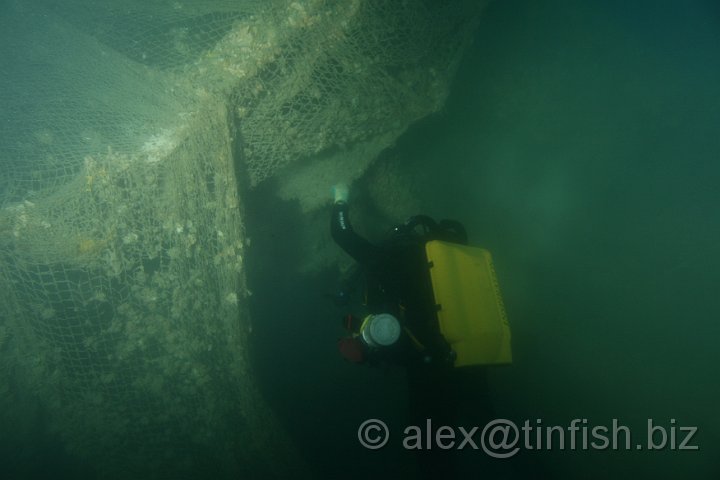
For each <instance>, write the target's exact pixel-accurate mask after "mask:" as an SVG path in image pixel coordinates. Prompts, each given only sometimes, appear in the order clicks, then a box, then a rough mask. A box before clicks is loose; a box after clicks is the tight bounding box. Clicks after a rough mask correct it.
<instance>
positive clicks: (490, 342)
mask: <svg viewBox="0 0 720 480" xmlns="http://www.w3.org/2000/svg"><path fill="white" fill-rule="evenodd" d="M425 253H426V255H427V260H428V265H429V267H430V279H431V281H432V287H433V294H434V296H435V305H436V308H437V316H438V322H439V324H440V332H441V333H442V335H443V337H445V340H446V341H447V342H448V343H449V344H450V347H451V348H452V349H453V351H454V352H455V353H456V355H457V357H456V359H455V366H456V367H462V366H467V365H501V364H509V363H512V350H511V347H510V325H509V324H508V321H507V315H506V314H505V307H504V305H503V301H502V297H501V295H500V288H499V286H498V282H497V277H496V276H495V269H494V268H493V263H492V256H491V255H490V252H488V251H487V250H485V249H483V248H478V247H469V246H466V245H459V244H456V243H449V242H441V241H439V240H433V241H430V242H427V244H426V245H425Z"/></svg>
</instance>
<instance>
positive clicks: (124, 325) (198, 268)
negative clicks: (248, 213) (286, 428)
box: [0, 0, 481, 478]
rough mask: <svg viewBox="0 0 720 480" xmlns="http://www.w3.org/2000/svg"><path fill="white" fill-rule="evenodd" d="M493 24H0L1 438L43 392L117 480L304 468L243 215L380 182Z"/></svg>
mask: <svg viewBox="0 0 720 480" xmlns="http://www.w3.org/2000/svg"><path fill="white" fill-rule="evenodd" d="M480 7H481V5H480V3H479V2H476V1H467V2H463V1H454V2H441V1H437V2H430V1H422V0H414V1H397V2H386V1H380V0H377V1H370V0H368V1H360V0H348V1H343V2H326V1H320V0H307V1H304V2H300V1H288V0H273V1H235V2H231V1H227V2H224V1H212V2H211V1H191V0H188V1H174V2H172V1H157V0H156V1H151V2H148V1H134V0H133V1H128V0H123V1H119V0H118V1H116V2H112V1H106V2H95V1H89V0H70V1H63V2H59V1H50V0H45V1H40V0H38V1H36V2H21V1H15V2H13V1H9V2H5V3H3V4H0V9H1V11H0V36H1V37H2V42H1V43H0V58H2V64H3V68H2V69H1V70H0V102H1V103H0V104H1V105H2V112H3V115H2V119H1V120H0V172H1V174H0V367H1V368H0V386H1V387H0V409H1V410H2V413H0V421H1V422H2V423H3V425H4V426H7V425H11V424H12V422H13V418H16V417H17V415H18V414H19V412H20V411H19V410H18V407H17V402H16V400H17V396H18V395H25V394H29V393H27V392H30V393H31V394H32V395H33V396H35V397H36V398H38V399H39V402H40V403H41V404H42V407H43V409H44V411H46V412H47V423H48V425H49V426H50V428H51V429H52V430H53V431H55V432H57V434H58V435H59V436H60V438H61V439H62V441H63V443H64V445H65V447H66V449H67V450H68V451H69V452H71V453H72V454H74V455H77V456H79V457H81V458H85V459H92V460H91V461H90V463H91V464H92V466H93V468H95V469H96V470H98V471H99V472H101V474H102V475H103V476H105V477H107V478H114V477H122V478H140V477H143V476H153V477H163V476H167V477H169V478H182V477H190V478H193V477H197V475H198V474H200V473H203V474H207V473H208V472H214V473H215V474H216V475H217V476H219V477H221V476H223V475H236V474H238V472H248V471H251V472H255V474H256V475H257V472H264V473H263V475H267V476H268V477H270V476H278V477H280V476H286V475H287V474H288V471H289V470H291V469H297V468H300V465H302V460H300V459H299V457H298V456H297V454H296V453H295V451H294V449H293V447H292V445H291V444H290V442H289V440H288V439H287V436H286V435H285V434H284V433H283V430H282V428H281V427H280V426H279V425H278V424H277V421H276V420H275V419H274V417H273V416H272V413H271V412H270V411H269V409H268V408H267V407H266V406H265V404H264V402H263V400H262V398H261V396H260V395H259V393H258V392H257V390H256V387H255V383H254V381H253V378H252V370H251V368H250V367H249V365H248V360H247V349H248V337H249V334H250V332H251V330H252V326H251V322H250V318H249V316H248V313H247V309H246V304H247V296H248V295H249V292H248V289H247V287H246V284H245V274H244V257H245V255H246V241H245V237H244V224H243V218H244V215H243V195H244V193H245V192H247V191H248V189H251V188H253V187H254V186H255V185H258V184H259V183H261V182H264V181H266V180H268V179H274V180H275V181H276V182H277V184H278V187H277V188H278V195H281V196H283V197H285V198H295V199H298V200H299V201H300V202H301V204H302V205H303V206H304V207H305V209H306V210H312V209H315V208H317V207H318V206H319V205H321V204H322V201H323V200H322V199H324V198H325V197H326V196H327V188H326V187H327V186H329V185H330V184H331V183H332V182H334V181H337V180H338V179H347V180H351V179H353V178H357V177H358V176H360V175H361V174H362V173H363V171H364V170H365V169H366V168H367V166H368V165H369V164H370V163H371V162H372V160H373V159H374V158H376V157H377V155H378V153H379V152H380V151H382V150H383V149H385V148H387V147H388V146H390V145H392V143H393V142H394V140H395V139H396V138H397V137H398V136H399V135H400V134H401V133H402V132H403V131H404V130H405V129H406V128H407V127H408V126H409V125H410V124H411V123H412V122H414V121H415V120H417V119H419V118H421V117H423V116H425V115H428V114H429V113H432V112H434V111H436V110H438V109H439V108H440V107H441V106H442V104H443V102H444V99H445V97H446V95H447V89H448V85H449V82H450V80H451V77H452V74H453V72H454V69H455V65H456V63H457V61H458V58H459V55H460V53H461V51H462V48H463V46H464V45H465V43H466V42H467V41H468V38H469V36H470V33H471V32H472V30H473V28H474V27H475V25H476V21H477V16H478V14H479V10H480ZM24 392H25V393H24ZM0 435H4V436H6V440H7V438H9V437H11V436H12V433H11V432H9V431H7V429H5V428H3V432H2V433H1V434H0ZM278 455H282V457H283V458H284V459H286V460H285V461H284V462H277V461H276V458H277V457H278Z"/></svg>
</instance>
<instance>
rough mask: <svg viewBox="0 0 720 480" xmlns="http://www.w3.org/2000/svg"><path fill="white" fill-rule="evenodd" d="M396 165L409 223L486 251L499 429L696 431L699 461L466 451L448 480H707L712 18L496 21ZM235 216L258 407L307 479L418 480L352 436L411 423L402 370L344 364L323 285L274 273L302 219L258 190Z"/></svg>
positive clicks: (674, 455) (718, 166) (393, 445)
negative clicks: (461, 237)
mask: <svg viewBox="0 0 720 480" xmlns="http://www.w3.org/2000/svg"><path fill="white" fill-rule="evenodd" d="M395 153H396V154H397V155H399V156H400V157H401V158H402V159H403V162H405V165H406V168H407V169H409V171H419V172H422V174H421V175H420V176H419V179H420V180H419V181H420V182H421V186H422V191H423V192H424V195H423V198H422V201H423V204H424V206H425V212H424V213H428V214H430V215H433V216H437V217H454V218H457V219H459V220H462V221H463V222H464V223H465V224H466V226H467V227H468V230H469V232H470V237H471V240H472V241H473V243H476V244H480V245H483V246H485V247H487V248H489V249H490V250H491V251H492V252H493V253H494V256H495V263H496V268H497V270H498V275H499V277H500V281H501V286H502V288H503V290H504V295H505V302H506V306H507V310H508V314H509V318H510V322H511V325H512V328H513V335H514V337H513V343H514V355H515V363H514V365H513V366H512V367H510V368H500V369H495V370H493V371H492V372H491V391H492V402H493V404H494V408H495V412H494V415H497V416H498V417H504V418H510V419H513V420H516V421H518V422H522V421H523V420H525V419H529V420H531V421H532V422H537V419H541V421H542V424H543V425H560V426H567V425H568V424H569V423H570V421H571V420H572V419H575V418H578V419H587V424H588V425H590V426H594V425H608V426H611V425H612V423H611V422H612V419H618V421H619V423H620V424H622V425H625V426H628V427H630V428H632V429H633V434H634V436H633V442H632V444H633V446H634V444H635V443H637V442H636V441H635V440H642V441H644V439H645V437H646V429H647V420H648V419H653V421H654V424H656V425H662V426H664V427H667V428H669V427H670V426H672V425H673V424H671V419H675V425H676V426H678V427H679V426H697V427H698V429H699V430H698V433H697V434H696V435H695V437H694V438H693V441H692V442H691V443H692V444H694V445H698V446H699V450H698V451H677V450H675V451H673V450H671V449H669V448H665V449H664V450H662V451H645V450H643V451H629V452H625V451H612V450H606V451H584V452H583V451H580V452H574V453H573V452H568V451H558V450H555V451H552V452H537V451H532V452H522V453H520V454H519V455H518V457H517V458H516V459H514V460H513V461H512V462H510V461H500V460H497V461H492V462H490V461H488V459H487V458H485V457H484V456H483V454H482V453H481V452H464V453H463V454H462V455H458V458H457V459H456V464H457V465H458V466H459V468H460V470H461V471H462V472H464V473H466V474H468V475H470V476H471V478H495V477H498V476H500V475H501V474H502V475H503V477H502V478H611V477H615V478H699V479H712V478H720V460H719V459H718V457H717V455H716V454H715V453H714V451H715V449H716V448H717V447H718V445H720V415H718V413H717V405H718V400H720V395H719V393H720V383H719V382H718V373H717V372H718V358H719V355H718V347H717V342H718V339H720V326H719V321H720V295H718V290H719V288H718V287H720V276H719V275H718V269H719V267H720V252H719V251H718V246H719V243H720V215H718V210H719V207H720V186H719V184H720V162H719V160H720V4H718V3H717V2H711V1H707V2H701V1H686V2H682V1H636V2H626V1H599V0H598V1H561V0H556V1H543V2H535V1H530V0H526V1H523V0H517V1H498V2H495V3H493V4H492V5H491V6H490V7H489V8H488V9H487V11H486V14H485V15H484V17H483V20H482V23H481V25H480V29H479V32H478V34H477V36H476V39H475V42H474V44H473V46H472V47H471V49H470V51H469V52H468V54H467V56H466V57H465V59H464V61H463V64H462V66H461V69H460V72H459V75H458V78H457V80H456V83H455V85H454V87H453V90H452V92H451V97H450V99H449V102H448V105H447V107H446V109H445V110H444V111H443V112H442V113H440V114H438V115H435V116H434V117H433V118H430V119H427V120H426V121H423V122H422V123H421V124H420V125H417V126H415V127H413V128H412V129H411V131H409V132H408V133H407V134H406V135H405V136H404V137H403V138H402V139H401V140H400V141H399V142H398V145H397V146H396V149H395ZM361 183H362V182H359V184H357V185H355V188H354V193H355V194H356V196H354V197H353V199H352V201H353V202H356V203H358V204H360V203H362V202H367V199H364V198H362V197H361V195H360V193H361V192H362V191H363V186H362V185H361ZM398 188H402V186H398ZM358 197H360V198H358ZM250 200H251V201H250V204H249V207H248V208H249V213H250V215H251V218H250V221H251V222H252V221H253V219H254V220H255V221H256V222H260V220H261V219H262V221H263V222H264V223H263V228H262V229H261V231H260V230H259V229H257V228H256V230H257V231H253V227H252V223H251V227H250V234H251V236H253V235H254V236H253V252H252V255H253V257H254V261H255V263H254V268H253V270H252V272H251V281H252V283H253V285H254V288H253V290H254V292H255V296H254V298H255V303H254V306H253V310H254V316H255V325H256V328H255V330H256V340H255V347H256V348H255V360H256V365H257V367H258V369H259V370H260V380H261V386H262V388H263V392H264V395H265V396H266V398H267V399H268V401H269V402H270V403H271V405H272V406H273V407H274V408H275V409H277V411H278V412H279V413H280V415H281V417H282V419H283V421H284V422H285V423H286V425H287V426H288V428H289V430H290V432H291V433H292V435H293V437H294V438H295V439H296V440H297V441H298V442H299V444H300V448H301V450H302V453H303V454H304V455H305V456H306V458H307V459H308V461H309V462H310V463H311V464H312V465H313V466H314V467H315V468H316V470H317V471H318V473H319V474H320V475H321V476H322V477H324V478H344V479H360V478H370V477H371V476H372V478H390V477H395V478H402V477H405V478H416V476H417V475H418V474H419V472H418V470H417V467H416V456H414V455H413V454H412V453H409V452H406V451H404V450H403V449H402V448H401V447H400V446H399V442H398V441H397V437H395V440H396V441H395V442H393V441H391V442H390V444H389V445H388V447H386V448H384V449H382V450H380V451H373V452H369V451H366V450H364V449H362V447H360V446H359V444H358V441H357V436H356V429H357V427H358V425H359V424H360V423H361V422H362V421H363V420H365V419H367V418H379V419H383V420H385V421H386V422H387V423H388V424H389V426H390V427H391V429H393V428H395V429H396V430H395V431H396V432H399V431H400V430H401V429H402V427H403V426H405V425H407V422H408V421H409V418H408V414H407V398H406V393H407V392H406V389H405V383H404V377H403V375H402V372H399V371H396V370H393V369H389V370H372V369H367V368H362V367H360V368H358V367H355V366H352V365H349V364H346V363H345V362H343V360H341V358H340V357H339V355H338V354H337V352H336V350H335V341H336V339H337V338H338V337H339V336H340V335H341V334H342V331H341V328H340V326H339V322H338V321H337V318H338V317H339V315H340V313H339V312H338V310H337V309H336V308H335V307H334V306H333V305H331V304H329V303H328V302H326V301H325V300H324V299H322V294H323V293H325V292H328V291H332V290H333V289H334V288H335V281H336V274H335V272H326V273H325V274H323V275H319V276H316V277H312V278H304V277H303V278H297V277H294V276H289V275H288V272H291V271H292V270H293V266H295V265H297V264H298V263H299V260H300V259H298V258H297V255H298V253H297V252H298V249H297V241H298V240H297V237H296V236H294V234H293V232H296V231H297V230H298V229H300V228H302V226H303V222H304V219H303V217H302V216H301V214H300V213H299V210H298V208H297V207H296V206H295V205H293V204H290V203H283V204H277V203H276V201H273V200H272V199H271V198H270V197H269V196H268V195H267V193H266V192H263V191H262V190H260V191H259V192H257V193H256V194H255V196H254V197H253V198H252V199H250ZM268 213H272V218H273V220H272V223H271V224H269V225H268V223H267V218H268V216H267V214H268ZM411 213H412V212H411ZM256 225H257V224H256ZM386 226H387V225H386ZM386 226H384V227H386ZM460 415H461V416H460V419H461V420H462V419H466V420H468V421H470V422H471V421H472V420H473V419H475V418H477V412H473V411H472V406H468V405H463V406H462V407H461V411H460ZM462 424H463V423H462V421H461V425H462ZM466 426H473V425H472V423H470V424H467V425H466ZM469 478H470V477H469Z"/></svg>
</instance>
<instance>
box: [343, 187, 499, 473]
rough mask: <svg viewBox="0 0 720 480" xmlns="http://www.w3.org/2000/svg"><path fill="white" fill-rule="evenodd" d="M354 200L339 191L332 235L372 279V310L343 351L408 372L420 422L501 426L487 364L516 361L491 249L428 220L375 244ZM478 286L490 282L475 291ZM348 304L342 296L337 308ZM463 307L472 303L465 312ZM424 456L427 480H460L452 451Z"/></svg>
mask: <svg viewBox="0 0 720 480" xmlns="http://www.w3.org/2000/svg"><path fill="white" fill-rule="evenodd" d="M348 194H349V190H348V187H347V186H346V185H336V186H335V187H333V196H334V204H333V208H332V218H331V224H330V230H331V234H332V237H333V239H334V240H335V242H336V243H337V244H338V245H339V246H340V247H341V248H342V249H343V250H344V251H345V252H346V253H347V254H348V255H350V256H351V257H352V258H353V259H354V260H355V261H356V262H357V264H358V267H359V268H360V273H364V276H365V280H366V285H365V302H364V304H365V309H366V310H367V312H366V315H364V316H363V317H362V318H360V317H356V316H354V315H351V314H349V315H346V316H345V317H344V319H343V325H344V327H345V328H346V330H347V331H348V335H346V336H345V337H343V338H341V339H340V340H339V341H338V347H339V350H340V353H341V354H342V356H343V357H344V358H345V359H346V360H348V361H350V362H353V363H363V364H369V365H378V364H388V363H389V364H397V365H401V366H403V367H405V371H406V378H407V387H408V393H409V407H410V412H409V413H410V417H411V419H412V421H413V422H415V424H416V425H418V424H421V425H424V424H425V422H426V421H427V420H428V419H431V421H432V422H433V423H434V424H436V425H450V426H452V425H457V423H456V422H457V420H458V417H457V414H459V412H467V411H468V410H470V411H471V413H470V415H469V416H467V415H465V416H464V417H463V420H467V419H468V418H470V419H471V420H474V421H476V422H480V421H482V420H485V421H488V420H490V419H492V418H493V415H492V412H493V408H492V405H491V401H490V395H489V391H488V387H487V381H486V368H485V366H486V365H491V364H507V363H510V362H511V354H510V332H509V327H508V325H507V319H506V318H505V312H504V308H503V306H502V301H501V299H500V293H499V290H498V289H497V282H496V280H495V277H494V269H493V268H492V263H491V260H490V255H489V252H487V251H485V250H482V249H479V248H476V247H470V246H468V245H467V244H468V238H467V233H466V231H465V228H464V227H463V226H462V225H461V224H460V223H458V222H456V221H452V220H442V221H440V222H435V221H434V220H433V219H431V218H430V217H427V216H424V215H418V216H414V217H411V218H410V219H409V220H408V221H407V222H406V223H405V224H403V225H399V226H396V227H394V228H393V229H392V230H391V232H390V235H389V239H388V240H387V241H385V242H384V243H382V244H380V245H375V244H372V243H370V242H369V241H368V240H366V239H365V238H363V237H362V236H360V235H358V234H357V233H356V232H355V231H354V230H353V227H352V224H351V223H350V217H349V206H348ZM355 276H358V275H355ZM476 279H481V280H483V281H484V284H483V285H481V286H480V287H478V289H474V290H473V289H472V288H471V287H473V286H474V285H475V284H474V283H473V282H475V281H476ZM353 281H354V279H353V280H351V282H353ZM468 291H469V292H470V293H469V294H468V295H466V297H467V298H461V297H462V295H461V293H463V292H468ZM488 292H489V293H488ZM347 297H348V295H347V294H345V293H344V294H341V295H339V296H336V297H335V300H336V303H338V304H343V303H346V302H347ZM458 302H464V303H463V304H462V305H460V306H459V308H458ZM458 312H461V313H463V315H458ZM441 317H442V318H441ZM439 319H442V322H440V321H439ZM456 367H460V368H456ZM463 414H464V413H463ZM478 415H479V416H478ZM478 424H479V423H478ZM418 453H419V454H420V456H419V457H418V460H419V464H420V468H421V471H422V473H423V475H426V476H427V478H454V476H455V461H453V458H454V457H453V453H452V452H449V451H444V450H438V449H437V448H436V449H434V450H432V451H429V450H426V451H422V452H418Z"/></svg>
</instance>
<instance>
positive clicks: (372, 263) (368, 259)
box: [330, 200, 381, 269]
mask: <svg viewBox="0 0 720 480" xmlns="http://www.w3.org/2000/svg"><path fill="white" fill-rule="evenodd" d="M330 233H331V234H332V237H333V239H334V240H335V243H337V244H338V245H339V246H340V248H342V249H343V250H345V252H347V254H348V255H350V256H351V257H353V258H354V259H355V261H356V262H358V263H359V264H360V265H362V266H364V267H366V268H369V269H374V268H376V266H377V263H378V261H379V258H380V255H381V252H380V249H379V248H378V247H376V246H375V245H373V244H371V243H370V242H368V241H367V240H365V239H364V238H363V237H361V236H360V235H358V234H357V233H355V230H353V228H352V225H351V224H350V217H349V216H348V204H347V202H345V201H344V200H339V201H336V202H335V204H334V205H333V210H332V219H331V221H330Z"/></svg>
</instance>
